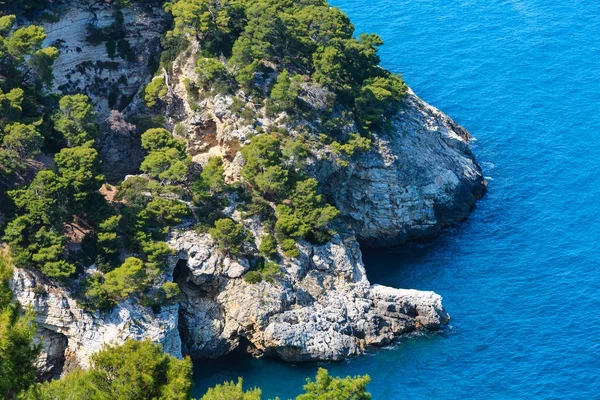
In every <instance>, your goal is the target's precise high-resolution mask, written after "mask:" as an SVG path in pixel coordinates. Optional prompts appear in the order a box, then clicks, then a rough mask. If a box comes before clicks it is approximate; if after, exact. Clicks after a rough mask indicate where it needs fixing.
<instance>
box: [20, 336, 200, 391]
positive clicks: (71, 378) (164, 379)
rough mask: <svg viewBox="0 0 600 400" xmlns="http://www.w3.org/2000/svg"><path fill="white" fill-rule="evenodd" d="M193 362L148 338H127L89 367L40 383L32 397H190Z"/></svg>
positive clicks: (92, 360) (93, 358)
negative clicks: (163, 348) (166, 350)
mask: <svg viewBox="0 0 600 400" xmlns="http://www.w3.org/2000/svg"><path fill="white" fill-rule="evenodd" d="M191 387H192V362H191V360H190V359H189V358H184V359H182V360H178V359H177V358H175V357H173V356H170V355H168V354H166V353H164V352H163V351H162V348H161V346H160V345H156V344H154V343H152V342H150V341H149V340H143V341H136V340H128V341H127V342H125V344H124V345H121V346H115V347H104V348H103V349H102V350H101V351H99V352H98V353H96V354H94V355H92V357H91V362H90V369H89V370H87V371H83V370H75V371H73V372H71V373H69V374H68V375H66V376H65V377H64V378H62V379H60V380H54V381H50V382H46V383H43V384H40V385H38V387H37V390H36V393H35V395H34V393H31V398H35V399H38V400H58V399H60V400H66V399H122V400H136V399H170V400H188V399H189V398H190V391H191Z"/></svg>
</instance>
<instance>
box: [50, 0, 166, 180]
mask: <svg viewBox="0 0 600 400" xmlns="http://www.w3.org/2000/svg"><path fill="white" fill-rule="evenodd" d="M149 3H151V2H149ZM118 12H120V13H121V15H122V24H121V25H120V27H118V28H115V27H114V24H115V21H116V19H115V16H116V13H118ZM167 24H168V18H167V16H166V14H165V13H164V12H163V11H162V9H161V8H160V7H149V6H144V5H133V6H132V7H131V8H124V9H122V10H117V8H116V7H114V6H113V5H110V3H107V2H102V1H100V2H98V1H89V0H76V1H72V2H70V3H69V8H68V9H67V10H66V11H65V13H64V14H63V15H62V16H61V18H60V20H59V21H58V22H52V23H44V24H42V25H43V27H44V29H45V31H46V35H47V36H46V40H45V41H44V45H45V46H49V45H53V46H56V47H57V48H58V49H59V51H60V54H59V57H58V59H57V60H56V62H55V63H54V80H53V90H54V91H57V92H59V93H62V94H76V93H84V94H86V95H88V96H89V97H90V99H92V101H93V103H94V106H95V107H94V108H95V111H96V112H97V113H98V121H99V122H100V124H101V125H102V126H103V127H104V128H105V129H103V133H102V136H101V137H100V153H101V155H102V159H103V161H104V167H103V172H104V174H105V176H106V177H107V179H109V180H118V179H121V178H123V177H124V176H125V175H127V174H132V173H135V172H136V171H137V168H138V166H139V163H140V162H141V160H142V159H143V152H142V151H141V148H140V145H139V139H138V138H135V137H133V136H130V135H123V134H116V133H113V132H110V131H109V130H108V129H106V119H107V117H108V116H109V113H110V111H111V110H122V109H123V108H124V107H126V106H127V105H128V104H129V103H130V102H131V101H132V100H133V99H134V98H135V97H136V95H138V93H139V91H140V90H141V89H142V87H143V86H144V85H145V84H146V83H147V82H148V81H149V80H150V78H151V77H152V65H157V64H158V58H159V57H160V37H161V35H162V34H163V32H164V31H165V30H166V28H167ZM107 29H112V30H115V29H121V30H122V32H121V34H120V35H119V37H121V38H120V39H118V40H114V39H109V36H108V34H107V33H106V31H104V30H107ZM94 30H95V31H94ZM119 43H121V45H120V44H119ZM123 43H126V45H123ZM119 46H120V47H121V48H123V47H125V48H126V49H127V48H128V49H129V50H128V51H124V50H123V49H122V51H121V52H119V50H118V49H119ZM111 47H114V49H113V50H111V54H109V50H108V49H109V48H111Z"/></svg>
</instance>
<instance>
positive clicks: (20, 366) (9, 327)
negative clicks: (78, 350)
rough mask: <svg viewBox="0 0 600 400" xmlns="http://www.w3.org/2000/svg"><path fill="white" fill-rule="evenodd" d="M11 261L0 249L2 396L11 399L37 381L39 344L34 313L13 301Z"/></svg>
mask: <svg viewBox="0 0 600 400" xmlns="http://www.w3.org/2000/svg"><path fill="white" fill-rule="evenodd" d="M11 275H12V264H11V262H10V259H9V258H8V257H7V256H6V254H5V253H4V251H2V252H0V397H1V398H3V399H11V398H14V397H15V396H16V395H18V394H19V393H20V392H22V391H23V390H26V389H27V388H28V387H29V386H30V385H32V384H33V383H34V381H35V368H34V362H35V360H36V358H37V355H38V353H39V347H38V346H34V345H33V343H32V341H33V336H34V334H35V331H36V327H35V325H34V324H33V323H32V319H33V315H31V314H30V313H27V312H26V313H25V314H23V312H22V311H23V310H21V309H20V307H19V306H18V304H15V303H13V300H12V292H11V290H10V288H9V287H8V281H9V280H10V277H11Z"/></svg>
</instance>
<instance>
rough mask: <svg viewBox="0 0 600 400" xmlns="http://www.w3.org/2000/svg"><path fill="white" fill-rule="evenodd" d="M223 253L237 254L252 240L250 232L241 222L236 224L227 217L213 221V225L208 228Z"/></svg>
mask: <svg viewBox="0 0 600 400" xmlns="http://www.w3.org/2000/svg"><path fill="white" fill-rule="evenodd" d="M209 233H210V235H211V236H212V237H213V239H215V240H216V241H217V243H218V245H219V249H221V250H222V251H223V252H225V253H229V254H233V255H237V254H241V253H243V252H244V251H245V250H246V249H247V247H248V246H249V245H250V243H251V242H252V240H253V237H252V233H251V232H250V231H249V230H247V229H246V227H245V226H244V225H242V224H238V223H236V222H234V221H233V220H231V219H229V218H222V219H219V220H217V221H215V227H214V228H211V229H210V230H209Z"/></svg>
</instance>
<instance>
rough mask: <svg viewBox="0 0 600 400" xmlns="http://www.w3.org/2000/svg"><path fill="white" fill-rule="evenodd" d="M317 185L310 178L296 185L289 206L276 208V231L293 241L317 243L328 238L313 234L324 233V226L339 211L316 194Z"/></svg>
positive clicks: (335, 216) (281, 205)
mask: <svg viewBox="0 0 600 400" xmlns="http://www.w3.org/2000/svg"><path fill="white" fill-rule="evenodd" d="M317 185H318V182H317V180H316V179H312V178H311V179H307V180H304V181H300V182H298V183H297V184H296V187H295V188H294V192H293V193H292V196H291V200H292V203H291V205H286V204H280V205H278V206H277V224H276V229H277V230H279V231H280V232H281V233H283V234H284V235H285V236H289V237H291V238H295V239H299V238H307V239H317V242H323V241H324V240H323V239H324V238H325V237H327V238H328V236H329V235H327V234H325V235H318V236H317V235H315V233H317V232H322V233H325V232H326V231H324V229H325V226H326V225H327V224H328V223H329V222H331V221H333V220H334V219H335V218H337V217H338V215H339V211H338V210H337V209H336V208H335V207H333V206H331V205H329V204H327V203H326V202H325V199H324V198H323V196H322V195H320V194H317Z"/></svg>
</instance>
